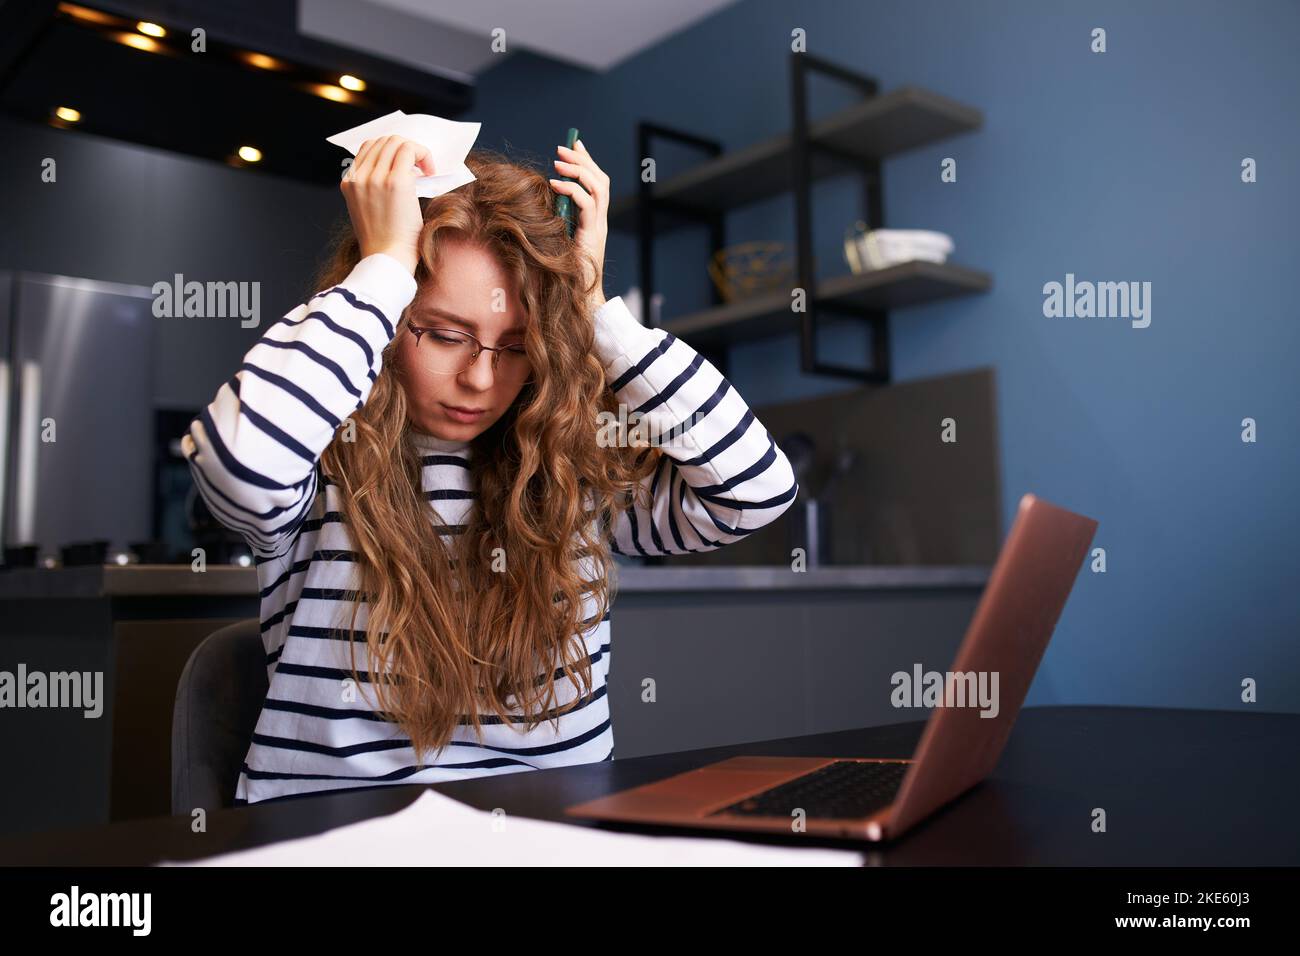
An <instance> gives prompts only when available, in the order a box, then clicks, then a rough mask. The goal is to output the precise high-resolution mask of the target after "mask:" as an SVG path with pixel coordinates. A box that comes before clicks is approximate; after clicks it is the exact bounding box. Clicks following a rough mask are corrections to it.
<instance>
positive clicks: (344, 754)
mask: <svg viewBox="0 0 1300 956" xmlns="http://www.w3.org/2000/svg"><path fill="white" fill-rule="evenodd" d="M558 149H559V153H560V159H558V160H556V161H555V165H556V168H557V170H558V172H559V173H560V174H562V175H565V176H571V177H574V178H576V179H577V180H578V183H573V182H561V181H559V180H555V179H552V180H550V181H549V184H548V181H547V179H546V178H544V177H543V176H541V175H540V174H539V173H537V172H536V171H535V170H533V169H530V168H526V167H522V166H519V165H517V164H515V163H512V162H509V161H506V160H504V159H502V158H500V157H498V156H496V155H494V154H491V153H488V152H486V151H475V152H474V153H472V154H471V155H470V157H469V158H468V160H467V165H468V166H469V168H470V170H471V171H472V172H473V173H474V175H475V176H476V177H477V178H476V179H475V180H474V181H473V182H471V183H468V184H466V185H464V186H462V187H459V188H457V189H454V190H452V191H451V192H449V193H446V194H444V195H442V196H438V197H435V198H432V199H424V200H421V199H417V197H416V196H415V179H416V176H417V167H418V169H419V171H420V172H423V173H426V174H432V173H433V172H434V170H433V166H432V161H431V159H430V156H429V154H428V152H427V150H425V149H424V148H423V147H421V146H419V145H418V144H415V143H413V142H410V141H409V140H404V139H402V138H400V137H397V136H387V137H383V138H381V139H376V140H372V141H368V142H367V143H365V144H364V145H363V146H362V147H361V149H360V150H359V151H358V152H357V155H356V158H355V160H354V161H353V164H352V168H351V170H350V172H349V174H348V176H347V177H346V178H345V179H344V180H343V182H342V184H341V188H342V191H343V195H344V197H345V199H346V202H347V207H348V212H349V217H350V219H351V229H350V230H348V231H347V232H346V233H345V234H344V235H343V236H342V238H341V239H340V241H339V242H338V244H337V248H336V250H335V255H334V257H333V261H332V262H331V263H330V264H329V266H328V267H327V268H326V269H325V270H324V271H323V273H322V274H321V276H320V277H319V281H318V282H317V283H316V285H315V288H317V289H322V290H323V291H321V292H319V293H317V294H316V295H315V296H314V297H313V298H312V299H311V300H310V301H308V302H306V303H305V304H303V305H300V306H298V307H297V308H295V309H294V310H293V311H292V312H290V313H289V314H288V315H286V316H285V317H284V318H283V319H282V320H280V321H279V322H277V323H276V324H275V325H273V326H271V327H270V328H268V329H267V330H266V332H265V334H264V335H263V336H262V338H261V340H260V341H259V342H258V343H257V344H256V345H254V346H253V348H252V349H251V350H249V352H248V354H247V355H246V356H245V360H244V363H243V365H242V366H241V367H240V368H239V370H238V371H237V372H236V373H235V376H234V377H233V378H232V379H231V380H230V381H229V382H227V383H226V384H224V385H222V387H221V389H220V391H219V392H218V393H217V396H216V398H215V399H214V400H213V401H212V403H211V404H210V405H208V407H207V408H206V409H205V410H204V411H203V412H202V413H201V414H200V415H199V417H198V418H196V419H195V420H194V421H193V423H192V424H191V426H190V429H189V431H188V433H187V434H186V435H185V436H184V437H183V439H182V446H183V448H184V452H185V455H186V458H187V459H188V461H189V463H190V468H191V471H192V473H193V475H194V480H195V482H196V483H197V486H198V489H199V491H200V493H201V494H202V495H203V497H204V500H205V501H206V502H207V504H208V506H209V507H210V508H211V510H212V512H213V514H215V515H217V516H218V518H219V519H220V520H221V521H222V522H223V523H224V524H225V525H226V526H228V527H230V528H232V529H234V530H236V531H238V532H240V533H241V534H242V535H243V536H244V537H245V539H246V540H247V541H248V543H249V545H250V547H251V548H252V549H253V554H254V558H255V561H256V564H257V571H258V580H259V583H260V587H261V601H262V605H261V624H262V628H261V629H262V639H263V643H264V644H265V646H266V652H267V667H268V672H269V677H270V689H269V691H268V693H267V696H266V700H265V702H264V704H263V708H262V712H261V716H260V717H259V719H258V723H257V727H256V731H255V733H254V735H253V739H252V743H251V746H250V748H249V750H248V755H247V757H246V760H245V763H244V766H243V768H242V771H241V773H240V776H239V782H238V786H237V790H236V802H237V803H241V804H242V803H252V802H258V801H263V800H268V799H275V798H279V797H286V796H293V795H297V794H302V793H305V792H310V791H321V790H335V789H343V788H360V787H370V786H377V785H386V784H404V783H436V782H439V781H444V780H455V779H461V778H465V777H473V776H478V775H482V774H489V773H511V772H515V771H520V770H529V769H536V768H543V767H557V766H563V765H568V764H580V763H589V762H593V761H598V760H604V759H610V758H611V757H612V754H613V744H614V737H613V730H612V728H611V726H610V720H609V705H608V701H607V699H606V696H605V686H606V679H607V675H608V672H609V634H610V629H609V614H608V610H609V590H608V583H607V576H608V571H609V568H610V564H611V563H612V559H611V557H610V554H611V552H616V553H619V554H625V555H652V554H654V555H657V554H681V553H686V552H692V551H708V550H712V549H715V548H718V547H721V546H722V545H724V544H727V543H729V542H732V541H737V540H739V539H740V538H742V537H744V536H745V535H748V534H751V533H752V532H754V531H755V530H757V529H758V528H760V527H762V526H763V525H765V524H767V523H769V522H771V521H772V520H774V519H775V518H776V517H777V516H778V515H780V514H781V513H782V512H783V511H784V510H785V509H786V508H787V507H788V506H789V505H790V503H791V502H792V501H793V500H794V497H795V495H796V494H797V492H798V486H797V484H796V483H795V480H794V474H793V472H792V470H791V468H790V464H789V462H788V461H787V460H786V457H785V455H784V454H782V452H781V451H780V449H779V448H778V447H777V446H776V444H775V443H774V442H773V440H772V437H771V435H770V434H769V433H768V432H767V429H765V428H764V427H763V425H762V424H761V423H760V422H759V421H758V420H757V419H756V418H755V417H754V414H753V412H751V411H750V409H749V408H748V406H747V405H746V404H745V402H744V401H743V399H741V397H740V396H739V395H738V394H737V393H736V391H735V389H734V388H732V387H731V385H730V383H728V382H727V381H726V380H725V379H724V378H723V377H722V375H721V374H720V373H719V372H718V371H717V369H716V368H715V367H714V366H713V365H712V364H710V363H709V362H707V361H705V360H704V359H703V358H702V357H701V356H700V355H699V354H698V353H696V352H695V351H694V350H693V349H692V348H691V347H690V346H688V345H687V344H686V343H685V342H683V341H681V340H680V339H677V338H675V337H674V336H672V335H671V334H669V333H668V332H666V331H664V330H659V329H647V328H645V327H644V326H642V325H640V324H639V323H638V322H637V321H636V319H634V318H633V316H632V315H631V313H630V312H629V311H628V309H627V307H626V306H625V305H624V303H623V301H622V299H621V298H615V299H612V300H609V301H605V299H604V297H603V296H602V295H601V264H602V262H603V260H604V246H605V235H606V229H607V225H606V218H607V209H608V204H609V178H608V177H607V176H606V175H605V174H604V173H603V172H602V171H601V170H600V168H599V167H598V166H597V165H596V164H595V162H594V161H593V160H592V158H591V156H590V154H589V153H587V151H586V149H585V147H583V146H582V144H581V143H580V142H579V143H576V144H575V148H574V149H572V150H570V149H567V148H565V147H558ZM579 183H580V184H581V185H579ZM556 193H564V194H566V195H568V196H569V197H570V198H571V199H572V201H573V202H574V203H575V204H576V205H577V207H578V210H579V220H578V228H577V231H576V234H575V235H574V236H573V237H572V238H571V237H570V236H569V234H568V231H567V229H566V225H565V223H564V221H563V219H561V218H560V217H557V216H556V215H555V213H554V200H555V198H556ZM611 421H616V422H619V423H629V424H630V423H633V422H636V423H638V425H639V427H638V428H636V429H633V430H632V431H631V432H630V433H629V432H628V431H627V430H625V429H624V430H618V429H615V430H614V431H613V432H612V433H611V430H610V429H609V428H608V427H607V426H606V425H601V424H600V423H601V422H604V423H609V422H611ZM646 426H649V428H648V429H647V427H646ZM611 434H614V435H615V437H619V438H620V440H617V441H610V440H609V438H610V436H611ZM646 434H649V435H651V436H653V441H651V442H647V441H645V435H646ZM359 648H363V649H364V655H363V656H364V661H362V660H361V659H360V657H361V656H362V655H359V654H358V650H359Z"/></svg>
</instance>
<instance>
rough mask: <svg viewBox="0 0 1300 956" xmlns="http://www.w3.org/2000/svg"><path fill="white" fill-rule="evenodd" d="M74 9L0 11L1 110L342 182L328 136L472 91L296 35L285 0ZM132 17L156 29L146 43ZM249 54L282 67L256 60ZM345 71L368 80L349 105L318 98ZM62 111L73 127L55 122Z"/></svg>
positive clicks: (436, 109) (290, 1) (447, 105)
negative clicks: (253, 153) (197, 36)
mask: <svg viewBox="0 0 1300 956" xmlns="http://www.w3.org/2000/svg"><path fill="white" fill-rule="evenodd" d="M73 6H74V5H72V4H63V3H57V2H44V0H39V2H38V0H26V2H22V3H17V4H16V3H15V2H13V0H8V2H4V3H3V5H0V109H2V110H4V111H5V112H6V113H9V114H11V115H16V116H20V117H23V118H25V119H28V120H31V121H34V122H40V123H49V124H51V125H54V126H61V125H67V126H69V128H76V129H80V130H84V131H85V132H89V133H95V134H98V135H102V136H111V137H114V138H117V139H122V140H128V141H130V142H134V143H142V144H146V145H149V146H154V147H159V148H162V149H168V150H174V151H176V152H180V153H186V154H189V155H192V156H200V157H205V158H208V159H212V160H214V161H217V162H230V163H232V164H234V165H241V164H242V163H241V161H240V160H239V159H237V158H235V153H236V150H238V148H239V147H241V146H254V147H256V148H257V149H259V150H261V152H262V159H261V161H260V162H258V163H256V164H253V166H252V168H255V169H257V170H261V171H265V172H270V173H276V174H280V175H284V176H290V177H293V178H295V179H301V180H306V181H310V182H317V183H321V184H322V185H325V184H331V183H336V182H337V181H338V179H339V176H340V175H341V170H342V167H341V161H342V160H343V159H344V158H345V157H346V156H347V153H345V152H344V151H343V150H341V149H339V148H338V147H336V146H333V145H331V144H329V143H326V142H325V137H326V136H329V135H331V134H333V133H337V132H339V131H340V130H343V129H347V128H348V127H351V126H356V125H358V124H360V123H364V122H365V121H367V120H369V119H373V118H374V117H376V116H380V115H383V114H384V113H388V112H391V111H393V110H395V109H402V110H405V111H406V112H408V113H432V114H435V115H438V116H444V117H447V118H449V119H454V118H456V117H458V116H461V115H462V114H464V113H465V112H466V111H467V110H468V109H469V108H470V107H471V106H472V105H473V93H474V89H473V87H472V86H471V85H468V84H466V83H461V82H457V81H455V80H451V79H448V78H446V77H442V76H438V75H435V74H431V73H425V72H422V71H419V70H415V69H412V68H410V67H407V66H405V65H403V64H397V63H393V62H391V61H387V60H382V59H379V58H376V57H374V56H371V55H369V54H365V53H361V52H359V51H355V50H350V49H348V48H346V47H341V46H337V45H335V44H330V43H325V42H323V41H319V40H315V39H312V38H309V37H304V36H302V35H300V34H298V32H297V30H296V18H297V13H296V3H295V0H257V2H253V0H183V2H171V3H146V2H140V3H129V2H128V3H123V2H106V3H88V4H84V5H76V6H80V7H82V8H83V9H89V10H90V11H92V13H93V14H97V15H96V16H94V18H93V19H88V18H87V14H84V13H82V14H80V15H77V12H76V11H75V10H73V9H72V7H73ZM138 20H147V21H149V22H152V23H157V24H159V25H161V26H162V27H164V28H165V29H166V30H167V35H166V37H164V38H162V39H160V40H153V41H150V40H144V39H142V38H143V37H144V34H142V33H140V32H139V31H138V30H137V29H136V22H137V21H138ZM195 27H201V28H203V29H204V30H205V31H206V41H207V49H206V52H193V51H192V50H191V31H192V30H193V29H194V28H195ZM124 37H127V38H130V37H135V38H137V39H136V40H135V42H137V43H139V42H143V43H145V44H147V45H152V46H153V51H152V52H148V51H145V50H141V49H138V48H136V47H133V46H130V45H127V44H126V43H123V42H121V40H122V38H124ZM249 53H257V54H262V55H264V56H269V57H273V58H275V59H276V60H277V61H278V63H279V65H280V67H281V68H280V69H261V68H258V67H255V66H252V65H250V64H249V63H248V62H247V61H246V59H245V57H246V55H247V54H249ZM345 73H346V74H351V75H353V76H357V77H360V78H362V79H363V80H365V81H366V84H367V88H366V89H365V91H364V92H361V93H344V94H343V95H344V96H346V97H347V98H348V100H349V101H348V102H336V101H334V100H331V99H326V98H323V97H322V96H320V95H318V94H317V93H316V92H314V90H317V89H320V88H321V87H322V86H326V87H329V88H331V89H333V90H338V87H337V85H336V84H337V82H338V78H339V76H340V75H342V74H345ZM335 95H338V94H337V93H336V94H335ZM61 106H66V107H72V108H74V109H76V110H78V111H79V112H80V114H81V119H80V121H78V122H75V123H71V124H65V123H64V122H63V121H62V120H59V119H57V118H55V117H54V112H53V111H54V110H55V109H56V108H58V107H61Z"/></svg>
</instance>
